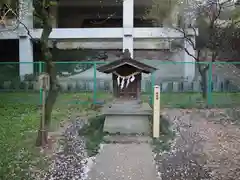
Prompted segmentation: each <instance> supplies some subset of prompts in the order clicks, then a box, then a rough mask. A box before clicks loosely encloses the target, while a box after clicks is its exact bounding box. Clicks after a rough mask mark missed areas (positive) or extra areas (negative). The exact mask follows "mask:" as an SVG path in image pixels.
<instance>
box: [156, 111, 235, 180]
mask: <svg viewBox="0 0 240 180" xmlns="http://www.w3.org/2000/svg"><path fill="white" fill-rule="evenodd" d="M163 115H164V116H166V117H168V119H170V120H171V122H172V123H173V128H174V129H175V130H176V135H177V136H176V137H177V138H176V140H175V142H174V143H173V145H172V146H173V147H172V150H171V151H170V152H168V153H165V154H159V155H157V156H156V163H157V165H158V170H159V172H160V174H161V178H162V179H163V180H165V179H168V180H177V179H178V180H180V179H182V180H208V179H209V180H240V126H239V125H237V124H233V123H232V121H231V117H230V116H229V115H227V114H226V110H220V109H212V110H180V109H171V110H169V109H164V110H163Z"/></svg>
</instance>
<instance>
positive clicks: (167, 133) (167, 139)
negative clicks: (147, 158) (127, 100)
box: [150, 116, 175, 153]
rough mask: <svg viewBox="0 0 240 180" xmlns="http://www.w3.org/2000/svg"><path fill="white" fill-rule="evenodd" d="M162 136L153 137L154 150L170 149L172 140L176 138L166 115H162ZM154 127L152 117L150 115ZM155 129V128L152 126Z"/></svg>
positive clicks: (156, 151) (157, 151)
mask: <svg viewBox="0 0 240 180" xmlns="http://www.w3.org/2000/svg"><path fill="white" fill-rule="evenodd" d="M160 118H161V120H160V137H159V138H153V151H154V152H155V153H159V152H163V151H170V149H171V141H172V140H173V139H174V138H175V132H174V131H173V130H172V129H171V125H170V123H169V121H168V119H166V118H165V117H163V116H161V117H160ZM150 122H151V124H150V125H151V127H152V117H150ZM151 129H153V128H151Z"/></svg>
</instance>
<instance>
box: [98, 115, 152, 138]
mask: <svg viewBox="0 0 240 180" xmlns="http://www.w3.org/2000/svg"><path fill="white" fill-rule="evenodd" d="M103 130H104V131H105V132H108V133H112V134H115V133H121V134H146V135H149V134H150V124H149V119H148V116H143V115H107V116H106V119H105V124H104V129H103Z"/></svg>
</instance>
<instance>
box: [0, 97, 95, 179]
mask: <svg viewBox="0 0 240 180" xmlns="http://www.w3.org/2000/svg"><path fill="white" fill-rule="evenodd" d="M76 98H77V99H79V101H80V100H81V101H84V100H89V101H90V100H91V97H89V94H84V93H80V94H60V95H59V97H58V99H57V102H56V104H55V106H54V109H53V114H52V124H51V128H50V131H54V130H56V129H58V127H59V126H60V123H61V122H62V121H64V120H66V119H67V115H68V111H69V110H70V111H72V112H76V113H80V112H85V113H86V111H91V107H92V106H91V104H90V103H82V104H76V103H72V101H73V100H75V99H76ZM39 102H40V95H39V93H0V123H1V124H0V130H1V133H0V144H1V148H0V179H1V180H5V179H6V180H9V179H11V180H18V179H19V180H22V179H32V178H31V177H30V175H29V173H28V169H29V167H32V168H34V169H35V168H37V169H42V168H44V167H45V168H47V166H46V164H47V159H44V156H43V155H41V154H40V153H39V149H38V148H36V147H35V139H36V135H37V130H38V127H39V122H40V115H39Z"/></svg>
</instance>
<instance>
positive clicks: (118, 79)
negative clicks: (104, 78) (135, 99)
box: [117, 76, 120, 86]
mask: <svg viewBox="0 0 240 180" xmlns="http://www.w3.org/2000/svg"><path fill="white" fill-rule="evenodd" d="M117 84H118V86H119V85H120V77H119V76H118V78H117Z"/></svg>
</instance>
